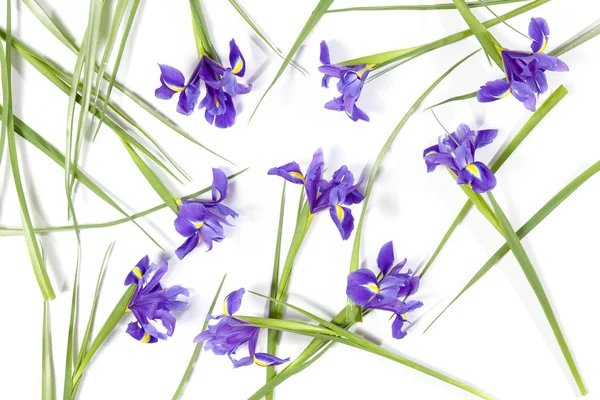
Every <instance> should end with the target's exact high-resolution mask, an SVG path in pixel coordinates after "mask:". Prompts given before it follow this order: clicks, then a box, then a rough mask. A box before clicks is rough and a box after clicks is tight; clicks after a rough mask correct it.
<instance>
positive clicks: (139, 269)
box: [125, 256, 150, 285]
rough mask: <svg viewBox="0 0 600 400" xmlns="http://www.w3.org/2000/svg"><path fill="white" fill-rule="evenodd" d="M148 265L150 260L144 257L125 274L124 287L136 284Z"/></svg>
mask: <svg viewBox="0 0 600 400" xmlns="http://www.w3.org/2000/svg"><path fill="white" fill-rule="evenodd" d="M149 265H150V258H149V257H148V256H144V258H142V259H141V260H140V261H138V263H137V264H136V266H135V267H133V269H132V270H131V272H129V274H127V277H126V278H125V285H131V284H132V283H138V282H139V281H140V279H142V276H143V275H144V274H145V273H146V270H147V269H148V266H149Z"/></svg>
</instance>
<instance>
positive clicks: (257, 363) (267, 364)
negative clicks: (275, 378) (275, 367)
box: [254, 356, 271, 367]
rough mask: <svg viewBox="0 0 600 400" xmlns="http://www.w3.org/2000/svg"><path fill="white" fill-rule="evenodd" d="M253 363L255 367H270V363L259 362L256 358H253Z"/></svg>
mask: <svg viewBox="0 0 600 400" xmlns="http://www.w3.org/2000/svg"><path fill="white" fill-rule="evenodd" d="M254 363H255V364H256V365H260V366H261V367H268V366H269V365H271V363H270V362H264V361H260V360H259V359H257V358H256V356H254Z"/></svg>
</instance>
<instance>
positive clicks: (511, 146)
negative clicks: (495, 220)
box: [419, 85, 568, 278]
mask: <svg viewBox="0 0 600 400" xmlns="http://www.w3.org/2000/svg"><path fill="white" fill-rule="evenodd" d="M567 93H568V91H567V88H565V87H564V86H563V85H560V86H559V87H558V89H556V90H555V91H554V92H553V93H552V94H551V95H550V96H549V97H548V98H547V99H546V101H545V102H544V103H543V104H542V105H541V106H540V107H539V108H538V109H537V110H536V111H535V112H534V113H533V114H532V115H531V117H530V118H529V119H528V120H527V122H525V124H524V125H523V127H522V128H521V129H520V130H519V132H518V133H517V134H516V135H515V137H514V138H513V139H512V140H511V141H510V142H509V143H508V145H507V146H506V147H505V148H504V149H502V150H500V151H499V152H498V153H497V154H496V155H495V156H494V157H493V159H492V161H491V162H490V164H489V166H490V170H491V171H492V172H494V173H495V172H497V171H498V170H499V169H500V167H502V165H504V163H505V162H506V160H508V158H509V157H510V156H511V155H512V154H513V153H514V152H515V150H516V149H517V148H518V147H519V146H520V145H521V143H523V141H524V140H525V139H526V138H527V136H529V134H530V133H531V131H533V129H534V128H535V127H536V126H537V125H538V124H539V123H540V122H541V121H542V119H543V118H544V117H546V115H548V113H550V111H551V110H552V109H553V108H554V107H555V106H556V105H557V104H558V103H559V102H560V101H561V100H562V99H563V98H564V97H565V96H566V95H567ZM472 205H473V203H471V202H470V201H467V202H466V203H465V205H464V206H463V208H462V209H461V210H460V212H459V213H458V215H457V216H456V218H455V219H454V221H453V222H452V225H450V228H448V230H447V231H446V233H445V234H444V237H443V238H442V241H441V242H440V244H439V245H438V246H437V248H436V249H435V251H434V252H433V254H432V255H431V257H430V258H429V260H428V261H427V264H425V267H423V270H422V271H421V273H420V274H419V275H420V276H421V278H422V277H423V276H424V275H425V273H426V272H427V270H428V269H429V268H430V267H431V265H432V264H433V262H434V261H435V259H436V258H437V256H438V254H439V253H440V252H441V251H442V249H443V248H444V246H445V245H446V242H447V241H448V239H450V236H451V235H452V233H453V232H454V230H455V229H456V228H457V227H458V225H459V224H460V223H461V222H462V220H463V219H464V218H465V216H466V215H467V213H468V212H469V210H470V209H471V206H472Z"/></svg>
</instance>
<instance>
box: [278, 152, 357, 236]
mask: <svg viewBox="0 0 600 400" xmlns="http://www.w3.org/2000/svg"><path fill="white" fill-rule="evenodd" d="M324 168H325V161H324V157H323V151H322V150H321V149H317V151H315V153H314V154H313V158H312V161H311V163H310V165H309V166H308V168H307V170H306V174H303V173H302V170H301V169H300V166H299V165H298V163H297V162H290V163H287V164H285V165H282V166H281V167H275V168H271V169H269V172H268V174H269V175H277V176H280V177H282V178H284V179H285V180H287V181H289V182H292V183H295V184H299V185H304V189H305V191H306V200H307V202H308V206H309V209H310V212H311V214H317V213H319V212H321V211H324V210H329V215H330V216H331V220H332V221H333V223H334V224H335V226H336V227H337V228H338V231H339V232H340V235H341V237H342V239H343V240H346V239H348V238H349V237H350V235H351V234H352V231H353V230H354V217H353V216H352V211H351V209H350V208H349V207H348V206H351V205H353V204H359V203H360V202H362V201H363V199H364V195H363V194H362V193H361V192H360V191H359V190H358V187H359V186H360V184H361V183H362V177H361V179H359V181H358V182H356V183H355V182H354V176H353V175H352V173H351V172H350V171H349V170H348V167H346V166H345V165H343V166H342V167H340V168H339V169H338V170H337V171H335V172H334V173H333V176H332V179H331V180H329V181H328V180H326V179H324V178H323V171H324Z"/></svg>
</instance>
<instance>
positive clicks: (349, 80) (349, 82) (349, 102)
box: [319, 40, 371, 122]
mask: <svg viewBox="0 0 600 400" xmlns="http://www.w3.org/2000/svg"><path fill="white" fill-rule="evenodd" d="M320 60H321V64H322V65H321V66H320V67H319V72H322V73H323V74H324V75H323V80H322V81H321V85H322V86H323V87H325V88H326V87H329V81H330V79H331V78H337V79H338V80H339V81H338V83H337V89H338V91H339V92H340V93H341V94H342V95H341V96H340V97H336V98H334V99H333V100H331V101H329V102H327V103H325V108H326V109H328V110H334V111H345V112H346V115H348V117H350V119H351V120H352V121H355V122H356V121H358V120H359V119H362V120H363V121H369V116H368V115H367V114H366V113H365V112H364V111H362V110H361V109H360V108H358V107H357V106H356V102H357V101H358V98H359V97H360V93H361V91H362V88H363V85H364V83H365V80H366V79H367V76H369V72H370V71H371V65H366V64H359V65H349V66H344V65H337V64H331V60H330V58H329V48H328V47H327V43H326V42H325V41H324V40H323V41H322V42H321V57H320Z"/></svg>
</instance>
